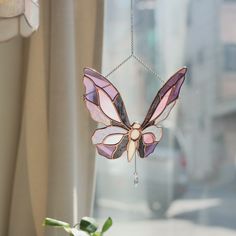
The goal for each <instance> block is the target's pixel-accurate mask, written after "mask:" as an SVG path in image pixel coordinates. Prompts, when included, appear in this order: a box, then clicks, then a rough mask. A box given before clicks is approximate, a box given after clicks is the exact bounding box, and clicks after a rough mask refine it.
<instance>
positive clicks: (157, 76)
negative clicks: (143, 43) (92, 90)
mask: <svg viewBox="0 0 236 236" xmlns="http://www.w3.org/2000/svg"><path fill="white" fill-rule="evenodd" d="M130 50H131V55H129V56H128V57H127V58H125V59H124V60H123V61H122V62H121V63H120V64H118V65H117V66H116V67H115V68H114V69H113V70H112V71H111V72H109V73H108V74H107V75H106V77H107V78H108V77H109V76H110V75H111V74H113V73H114V72H115V71H117V70H119V69H120V68H121V67H122V66H123V65H124V64H126V62H128V61H129V60H130V59H132V58H134V59H135V60H136V61H137V62H138V63H139V64H141V65H142V66H143V67H144V68H145V69H146V70H147V71H149V72H151V73H152V74H153V75H154V76H155V77H156V78H157V79H158V80H160V81H161V82H162V83H165V81H164V80H162V79H161V77H160V76H159V75H158V73H157V72H155V71H154V70H153V69H152V68H151V67H150V66H149V65H147V64H146V63H145V62H144V61H143V60H142V59H141V58H140V57H138V56H137V55H136V54H135V52H134V50H135V44H134V0H130Z"/></svg>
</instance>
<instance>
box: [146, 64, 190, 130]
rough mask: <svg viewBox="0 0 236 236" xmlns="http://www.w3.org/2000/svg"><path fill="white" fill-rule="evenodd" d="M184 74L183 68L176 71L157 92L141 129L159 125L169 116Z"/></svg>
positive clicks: (184, 69) (185, 69) (185, 70)
mask: <svg viewBox="0 0 236 236" xmlns="http://www.w3.org/2000/svg"><path fill="white" fill-rule="evenodd" d="M186 72H187V68H185V67H184V68H182V69H180V70H179V71H177V72H176V73H175V74H174V75H173V76H172V77H171V78H170V79H169V80H168V81H167V82H166V83H165V84H164V85H163V87H162V88H161V89H160V90H159V91H158V93H157V95H156V97H155V98H154V100H153V102H152V104H151V106H150V108H149V110H148V113H147V115H146V117H145V119H144V121H143V123H142V128H143V129H145V128H146V127H148V126H151V125H155V124H157V123H159V122H160V121H162V120H164V119H165V118H166V117H167V116H168V115H169V113H170V111H171V109H172V108H173V107H174V105H175V103H176V100H177V99H178V97H179V93H180V89H181V86H182V85H183V82H184V79H185V74H186Z"/></svg>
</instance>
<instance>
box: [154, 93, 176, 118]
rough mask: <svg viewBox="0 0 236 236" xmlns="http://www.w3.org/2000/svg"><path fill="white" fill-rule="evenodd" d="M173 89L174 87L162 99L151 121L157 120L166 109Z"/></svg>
mask: <svg viewBox="0 0 236 236" xmlns="http://www.w3.org/2000/svg"><path fill="white" fill-rule="evenodd" d="M171 91H172V89H170V90H169V91H168V92H167V93H166V94H165V96H164V97H163V98H162V99H161V101H160V103H159V104H158V106H157V108H156V110H155V112H154V113H153V115H152V117H151V119H150V121H153V120H155V119H156V118H157V117H158V116H159V115H160V114H161V113H162V112H163V110H164V109H165V107H166V105H167V103H168V100H169V96H170V94H171Z"/></svg>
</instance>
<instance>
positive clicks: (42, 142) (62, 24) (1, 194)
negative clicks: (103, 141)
mask: <svg viewBox="0 0 236 236" xmlns="http://www.w3.org/2000/svg"><path fill="white" fill-rule="evenodd" d="M40 4H41V18H40V19H41V20H40V21H41V23H40V29H39V31H38V32H36V33H35V34H34V35H33V36H32V37H31V38H30V39H21V38H15V39H13V40H11V41H8V42H5V43H1V44H0V236H6V235H9V236H21V235H22V236H23V235H24V236H33V235H37V236H38V235H40V236H41V235H45V232H44V228H43V227H42V221H43V218H44V217H46V216H49V217H55V218H59V219H61V220H65V221H68V222H71V223H75V222H77V221H79V219H80V217H82V216H84V215H89V213H90V211H91V204H92V198H93V179H94V162H95V158H94V156H95V155H94V148H93V147H92V145H91V141H90V136H91V133H92V129H93V128H94V126H95V124H94V123H92V121H91V119H90V118H89V115H88V112H87V111H86V109H85V106H84V104H83V99H82V94H83V90H84V89H83V84H82V74H83V67H85V66H90V67H93V68H95V69H97V70H100V66H101V52H102V34H103V27H102V25H103V2H102V0H97V1H94V0H86V1H84V0H66V1H65V0H50V1H49V0H42V1H41V2H40ZM46 234H47V235H64V234H63V233H61V232H60V231H51V230H50V229H49V230H47V232H46Z"/></svg>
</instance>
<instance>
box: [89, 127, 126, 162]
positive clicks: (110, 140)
mask: <svg viewBox="0 0 236 236" xmlns="http://www.w3.org/2000/svg"><path fill="white" fill-rule="evenodd" d="M128 141H129V137H128V131H127V130H126V129H124V128H121V127H119V126H108V127H105V128H101V129H97V130H96V131H95V132H94V134H93V136H92V142H93V144H95V145H96V148H97V151H98V153H99V154H100V155H102V156H104V157H106V158H108V159H117V158H119V157H120V156H121V155H122V154H123V152H124V151H126V150H127V144H128Z"/></svg>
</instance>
